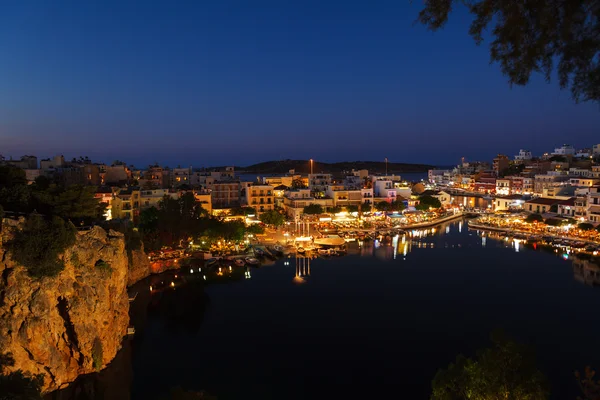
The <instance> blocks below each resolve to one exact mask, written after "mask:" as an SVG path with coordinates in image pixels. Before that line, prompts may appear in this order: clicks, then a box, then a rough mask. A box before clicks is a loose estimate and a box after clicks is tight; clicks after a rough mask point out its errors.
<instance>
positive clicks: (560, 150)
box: [552, 144, 575, 156]
mask: <svg viewBox="0 0 600 400" xmlns="http://www.w3.org/2000/svg"><path fill="white" fill-rule="evenodd" d="M552 155H555V156H574V155H575V148H574V147H573V146H571V145H570V144H563V145H562V146H561V147H557V148H555V149H554V151H553V152H552Z"/></svg>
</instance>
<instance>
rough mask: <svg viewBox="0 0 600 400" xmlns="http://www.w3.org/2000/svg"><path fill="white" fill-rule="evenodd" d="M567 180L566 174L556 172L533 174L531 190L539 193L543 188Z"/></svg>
mask: <svg viewBox="0 0 600 400" xmlns="http://www.w3.org/2000/svg"><path fill="white" fill-rule="evenodd" d="M568 180H569V176H568V175H566V174H562V173H557V172H549V173H547V174H545V175H535V178H534V181H533V192H534V193H536V194H540V195H541V194H542V193H543V192H544V189H548V188H552V187H556V186H562V185H563V184H565V182H567V181H568Z"/></svg>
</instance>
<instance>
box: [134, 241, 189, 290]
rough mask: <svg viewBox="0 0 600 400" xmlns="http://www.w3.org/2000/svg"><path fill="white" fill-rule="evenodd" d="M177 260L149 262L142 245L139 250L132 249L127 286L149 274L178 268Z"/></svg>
mask: <svg viewBox="0 0 600 400" xmlns="http://www.w3.org/2000/svg"><path fill="white" fill-rule="evenodd" d="M178 261H179V260H177V259H171V260H158V261H152V262H150V260H149V259H148V255H147V254H146V253H145V252H144V248H143V246H142V249H141V250H134V251H132V252H131V253H130V254H129V276H128V279H127V286H131V285H133V284H135V283H136V282H139V281H141V280H142V279H144V278H147V277H148V276H150V275H153V274H161V273H163V272H165V271H168V270H171V269H178V268H179V267H180V265H179V262H178Z"/></svg>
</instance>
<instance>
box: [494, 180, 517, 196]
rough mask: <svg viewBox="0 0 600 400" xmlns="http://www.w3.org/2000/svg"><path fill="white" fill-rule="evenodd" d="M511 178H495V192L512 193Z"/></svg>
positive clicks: (506, 194) (504, 194)
mask: <svg viewBox="0 0 600 400" xmlns="http://www.w3.org/2000/svg"><path fill="white" fill-rule="evenodd" d="M512 182H513V180H512V179H510V178H503V179H496V194H499V195H502V196H508V195H510V194H512V193H513V190H512Z"/></svg>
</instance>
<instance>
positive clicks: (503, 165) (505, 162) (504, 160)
mask: <svg viewBox="0 0 600 400" xmlns="http://www.w3.org/2000/svg"><path fill="white" fill-rule="evenodd" d="M509 166H510V160H509V159H508V156H505V155H504V154H498V156H496V158H494V163H493V165H492V169H493V170H494V173H495V174H496V176H501V175H502V173H503V171H504V170H505V169H507V168H508V167H509Z"/></svg>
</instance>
